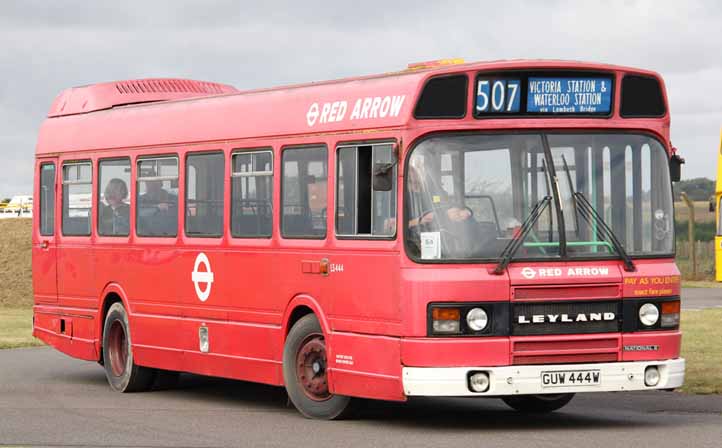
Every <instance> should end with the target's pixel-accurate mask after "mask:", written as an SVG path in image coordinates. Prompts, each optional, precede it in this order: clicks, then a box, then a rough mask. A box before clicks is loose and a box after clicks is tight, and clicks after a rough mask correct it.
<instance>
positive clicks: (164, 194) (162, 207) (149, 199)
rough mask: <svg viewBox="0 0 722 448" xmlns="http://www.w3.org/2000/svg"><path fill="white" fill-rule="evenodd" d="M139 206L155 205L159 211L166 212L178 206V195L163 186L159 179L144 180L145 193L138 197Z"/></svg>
mask: <svg viewBox="0 0 722 448" xmlns="http://www.w3.org/2000/svg"><path fill="white" fill-rule="evenodd" d="M139 201H140V205H141V207H144V208H145V207H155V208H157V209H158V211H160V212H167V211H168V210H170V209H173V208H175V207H177V206H178V196H176V195H174V194H173V193H169V192H168V191H167V190H165V189H164V188H163V182H162V181H160V180H149V181H146V182H145V194H143V195H141V196H140V198H139Z"/></svg>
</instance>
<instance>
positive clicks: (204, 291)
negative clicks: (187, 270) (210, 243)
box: [191, 252, 213, 302]
mask: <svg viewBox="0 0 722 448" xmlns="http://www.w3.org/2000/svg"><path fill="white" fill-rule="evenodd" d="M200 267H203V270H199V268H200ZM191 280H193V286H195V289H196V295H197V296H198V300H200V301H201V302H205V301H206V300H208V297H209V296H210V295H211V286H212V285H213V271H212V270H211V263H210V261H208V257H207V256H206V254H204V253H203V252H201V253H199V254H198V256H197V257H196V262H195V264H194V265H193V272H192V273H191Z"/></svg>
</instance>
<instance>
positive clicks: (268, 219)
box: [231, 150, 273, 238]
mask: <svg viewBox="0 0 722 448" xmlns="http://www.w3.org/2000/svg"><path fill="white" fill-rule="evenodd" d="M272 228H273V152H272V151H270V150H268V151H252V152H242V153H237V154H233V158H232V170H231V235H233V236H234V237H246V238H249V237H250V238H253V237H270V236H271V232H272Z"/></svg>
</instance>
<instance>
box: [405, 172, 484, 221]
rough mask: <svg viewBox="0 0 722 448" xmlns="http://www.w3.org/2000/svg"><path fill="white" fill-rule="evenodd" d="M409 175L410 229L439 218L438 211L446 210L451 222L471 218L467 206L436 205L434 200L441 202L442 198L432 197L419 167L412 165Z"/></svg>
mask: <svg viewBox="0 0 722 448" xmlns="http://www.w3.org/2000/svg"><path fill="white" fill-rule="evenodd" d="M408 176H409V180H408V191H409V203H410V208H411V216H412V218H410V219H409V222H408V227H409V229H414V228H417V227H418V226H419V225H423V224H430V223H432V222H434V221H435V220H438V219H437V217H436V215H435V214H436V213H437V212H440V213H443V212H444V211H445V212H446V217H447V218H448V220H449V221H450V222H463V221H466V220H468V219H469V218H471V215H472V213H471V210H470V209H469V207H466V206H459V205H450V206H446V207H438V206H436V207H434V205H433V204H432V201H433V203H440V202H441V198H440V197H439V196H435V197H432V195H431V193H429V192H428V191H426V190H425V189H424V184H423V181H422V176H421V173H420V172H419V169H417V168H415V167H413V166H410V167H409V174H408Z"/></svg>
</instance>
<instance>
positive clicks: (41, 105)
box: [0, 0, 722, 195]
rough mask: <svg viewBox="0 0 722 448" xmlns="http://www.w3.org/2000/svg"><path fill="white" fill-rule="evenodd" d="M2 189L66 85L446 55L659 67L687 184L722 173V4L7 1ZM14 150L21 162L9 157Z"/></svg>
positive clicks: (287, 79) (356, 70)
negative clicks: (721, 150) (720, 165)
mask: <svg viewBox="0 0 722 448" xmlns="http://www.w3.org/2000/svg"><path fill="white" fill-rule="evenodd" d="M2 8H3V12H2V16H0V42H3V45H2V47H1V49H0V72H2V74H3V82H2V83H0V135H1V136H2V138H0V145H2V146H1V147H0V153H2V154H3V155H4V156H5V157H4V166H5V167H6V169H8V171H7V172H6V173H3V174H2V175H0V195H8V194H16V193H24V192H28V191H30V190H31V189H32V178H31V176H30V175H29V174H28V173H30V172H31V171H32V160H33V148H34V145H35V141H36V139H37V130H38V128H39V125H40V123H41V122H42V120H43V119H44V117H45V114H46V113H47V109H48V107H49V105H50V103H51V102H52V100H53V98H54V97H55V96H56V95H57V94H58V93H59V92H60V91H61V90H62V89H64V88H67V87H70V86H76V85H83V84H90V83H95V82H102V81H109V80H116V79H133V78H142V77H163V76H172V77H187V78H194V79H205V80H209V81H218V82H225V83H229V84H233V85H235V86H236V87H239V88H242V89H245V88H256V87H265V86H273V85H281V84H289V83H297V82H307V81H314V80H324V79H333V78H338V77H344V76H355V75H361V74H369V73H378V72H388V71H393V70H398V69H401V68H404V67H405V66H406V64H407V63H409V62H414V61H423V60H430V59H437V58H443V57H464V58H465V59H466V60H468V61H472V60H495V59H511V58H554V59H573V60H591V61H600V62H610V63H615V64H620V65H631V66H635V67H641V68H646V69H652V70H656V71H659V72H660V73H661V74H662V76H663V77H664V78H665V80H666V83H667V88H668V93H669V99H670V109H671V111H672V131H671V132H672V138H673V141H674V143H675V145H676V146H677V147H679V148H680V151H681V152H682V154H683V155H684V156H685V157H686V158H687V161H688V164H687V166H686V167H685V169H684V171H683V172H684V176H685V177H696V176H708V177H714V176H715V166H716V163H715V162H714V157H715V156H714V154H715V150H716V148H717V147H718V144H719V142H718V139H719V128H720V125H722V103H720V102H719V99H720V98H722V95H721V93H722V90H721V89H722V88H721V87H720V85H721V83H720V80H722V59H721V58H720V57H719V55H720V54H721V53H722V35H720V33H719V23H720V21H722V4H721V3H719V2H716V1H714V0H708V1H690V2H671V1H670V2H664V1H651V0H644V1H612V2H597V3H586V2H578V1H565V0H564V1H562V0H558V1H551V2H546V1H545V2H538V1H517V2H514V1H508V2H501V3H500V2H491V1H487V2H482V1H478V0H476V1H462V0H457V1H454V2H437V3H432V2H418V1H413V2H412V1H402V2H384V1H371V0H368V1H365V2H356V3H355V4H344V3H342V2H336V3H329V2H320V1H306V2H287V3H285V4H284V3H277V2H273V3H269V4H268V5H265V4H263V5H261V4H260V3H256V2H247V3H240V2H236V1H203V2H201V1H154V2H146V1H125V2H85V1H83V2H81V1H65V2H45V1H4V2H3V4H2ZM10 153H12V155H11V156H8V154H10Z"/></svg>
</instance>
